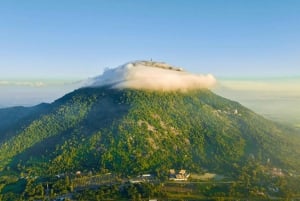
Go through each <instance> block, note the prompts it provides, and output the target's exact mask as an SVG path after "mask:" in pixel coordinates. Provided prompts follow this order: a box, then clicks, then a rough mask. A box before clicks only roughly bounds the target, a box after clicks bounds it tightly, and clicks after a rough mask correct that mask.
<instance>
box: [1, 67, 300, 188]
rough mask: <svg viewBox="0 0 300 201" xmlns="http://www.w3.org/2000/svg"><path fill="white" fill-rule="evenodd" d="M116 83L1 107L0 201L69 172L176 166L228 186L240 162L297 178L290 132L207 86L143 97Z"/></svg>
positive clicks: (299, 162) (298, 153)
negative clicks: (220, 178)
mask: <svg viewBox="0 0 300 201" xmlns="http://www.w3.org/2000/svg"><path fill="white" fill-rule="evenodd" d="M168 69H169V67H168ZM174 69H175V68H174ZM174 69H171V70H172V71H174V72H176V76H177V73H182V72H181V69H180V71H179V70H178V69H175V70H174ZM163 70H166V69H163ZM159 71H160V70H159ZM167 71H169V70H167ZM101 79H102V78H101ZM101 79H100V80H101ZM172 79H173V78H172ZM176 79H178V77H176ZM184 79H185V78H184ZM122 82H127V80H126V81H124V80H123V81H122V80H120V79H118V82H117V85H116V84H115V83H112V82H109V83H105V82H104V84H103V83H102V84H98V83H99V77H98V78H96V79H95V80H93V81H91V80H90V81H89V84H90V85H89V86H86V87H83V88H80V89H77V90H75V91H73V92H71V93H69V94H66V95H65V96H63V97H62V98H60V99H58V100H56V101H55V102H53V103H51V104H41V105H38V106H35V107H31V108H23V107H17V108H8V109H1V110H0V122H1V123H0V128H1V129H0V131H1V135H0V170H1V173H0V190H1V189H2V193H8V192H11V191H13V192H15V193H22V192H25V191H26V188H27V186H26V184H24V183H22V182H21V181H22V180H21V179H22V178H24V177H27V178H32V180H33V181H34V182H36V184H37V183H39V182H45V181H48V179H47V178H50V177H53V176H55V175H60V174H62V173H71V172H72V173H74V172H77V171H81V172H98V173H107V172H113V173H116V174H119V175H122V176H133V175H137V174H141V173H145V172H146V173H152V174H155V175H157V176H158V177H165V176H167V175H168V171H169V169H182V168H183V169H187V170H188V171H190V172H201V171H203V170H209V171H213V172H217V173H219V174H222V175H225V176H227V177H231V178H238V177H239V176H240V173H241V170H242V168H243V167H245V166H246V165H247V164H249V160H250V161H255V162H256V163H257V164H259V165H261V166H272V167H278V168H281V169H285V170H286V171H288V172H290V171H299V167H300V150H299V149H298V147H299V145H300V143H299V136H298V135H297V132H296V131H295V130H293V129H292V128H288V127H285V126H283V125H279V124H277V123H274V122H272V121H269V120H267V119H265V118H263V117H261V116H259V115H257V114H255V113H254V112H252V111H251V110H249V109H247V108H245V107H243V106H242V105H240V104H239V103H238V102H235V101H231V100H228V99H225V98H223V97H220V96H218V95H216V94H214V93H213V92H211V91H210V90H209V89H207V88H205V87H206V86H207V85H205V87H193V88H191V87H190V86H192V85H188V86H189V87H187V88H185V90H180V89H178V88H175V89H174V88H169V85H168V87H167V88H165V89H164V90H161V89H159V90H157V87H155V90H152V89H150V88H132V87H126V86H128V85H124V84H122ZM135 82H136V77H135ZM93 83H96V84H93ZM193 83H195V82H193ZM135 84H136V83H135ZM116 86H118V87H116ZM120 86H121V87H120ZM124 86H125V87H124ZM131 86H132V85H131ZM144 86H146V85H144ZM178 86H179V85H178ZM170 89H171V90H170ZM187 89H188V90H187ZM39 179H40V180H39ZM33 181H31V182H33ZM49 181H50V180H49ZM27 185H28V182H27ZM12 186H14V187H13V189H14V190H11V189H12ZM20 186H21V187H20ZM16 189H18V190H16Z"/></svg>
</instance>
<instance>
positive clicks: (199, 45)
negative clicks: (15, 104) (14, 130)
mask: <svg viewBox="0 0 300 201" xmlns="http://www.w3.org/2000/svg"><path fill="white" fill-rule="evenodd" d="M150 58H152V59H153V60H158V61H165V62H167V63H170V64H173V65H177V66H183V67H184V68H185V69H186V70H188V71H190V72H195V73H212V74H214V75H215V76H217V77H249V76H250V77H255V76H257V77H272V76H275V77H281V76H300V1H298V0H251V1H246V0H180V1H179V0H163V1H162V0H106V1H104V0H103V1H102V0H94V1H93V0H81V1H79V0H70V1H67V0H43V1H41V0H26V1H24V0H2V1H0V72H1V73H0V79H2V80H6V79H41V78H43V79H53V78H59V79H65V78H76V79H77V78H80V79H84V78H86V77H92V76H96V75H98V74H101V73H102V71H103V69H104V68H105V67H115V66H118V65H121V64H123V63H125V62H127V61H131V60H137V59H150Z"/></svg>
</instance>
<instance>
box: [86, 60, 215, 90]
mask: <svg viewBox="0 0 300 201" xmlns="http://www.w3.org/2000/svg"><path fill="white" fill-rule="evenodd" d="M215 84H216V79H215V78H214V76H213V75H211V74H207V75H197V74H191V73H188V72H185V71H183V70H182V69H181V68H177V67H173V66H170V65H168V64H166V63H161V62H152V61H137V62H131V63H127V64H125V65H122V66H119V67H117V68H114V69H108V70H106V71H105V72H104V73H103V74H102V75H100V76H98V77H96V78H93V79H91V80H90V81H89V83H88V84H87V85H88V86H103V85H113V86H114V87H116V88H133V89H148V90H162V91H174V90H181V91H186V90H191V89H203V88H212V87H214V86H215Z"/></svg>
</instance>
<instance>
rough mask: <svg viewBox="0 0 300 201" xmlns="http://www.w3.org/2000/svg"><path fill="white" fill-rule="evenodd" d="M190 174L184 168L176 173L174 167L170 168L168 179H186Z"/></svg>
mask: <svg viewBox="0 0 300 201" xmlns="http://www.w3.org/2000/svg"><path fill="white" fill-rule="evenodd" d="M189 176H190V174H188V173H187V172H186V170H183V169H181V170H180V171H179V172H178V173H176V171H175V170H174V169H170V176H169V180H173V181H186V180H187V179H188V178H189Z"/></svg>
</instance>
